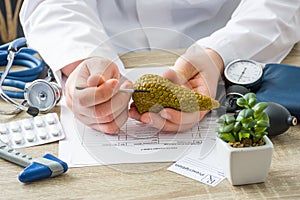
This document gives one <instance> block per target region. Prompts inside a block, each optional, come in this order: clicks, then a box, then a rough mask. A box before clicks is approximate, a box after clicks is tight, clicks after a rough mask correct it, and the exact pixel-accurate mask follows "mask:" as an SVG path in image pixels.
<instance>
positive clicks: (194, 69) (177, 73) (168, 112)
mask: <svg viewBox="0 0 300 200" xmlns="http://www.w3.org/2000/svg"><path fill="white" fill-rule="evenodd" d="M222 72H223V60H222V58H221V57H220V56H219V54H217V53H216V52H215V51H213V50H211V49H205V50H199V49H197V48H196V47H195V48H194V47H191V48H189V49H188V51H187V52H186V53H185V54H184V55H182V56H180V57H179V58H178V59H177V61H176V62H175V65H174V67H173V68H172V69H171V70H168V71H167V72H166V73H165V74H164V75H163V76H164V77H165V78H167V79H169V80H170V81H172V82H174V83H176V84H179V85H181V86H182V87H186V88H189V89H191V90H194V91H196V92H198V93H201V94H203V95H206V96H210V97H212V98H215V97H216V92H217V86H218V80H219V77H220V73H222ZM208 112H209V111H199V112H194V113H187V112H181V111H177V110H174V109H171V108H165V109H162V110H161V111H160V112H159V113H152V112H146V113H144V114H142V115H140V114H139V113H138V112H137V110H136V108H135V107H134V105H131V108H130V110H129V116H130V117H131V118H133V119H136V120H139V121H141V122H144V123H146V124H149V125H151V126H153V127H155V128H157V129H159V130H162V131H187V130H189V129H190V128H192V127H193V126H194V125H195V124H196V123H197V122H199V121H200V120H202V119H203V117H204V116H205V115H206V114H207V113H208Z"/></svg>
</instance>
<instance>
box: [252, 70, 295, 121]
mask: <svg viewBox="0 0 300 200" xmlns="http://www.w3.org/2000/svg"><path fill="white" fill-rule="evenodd" d="M256 96H257V99H258V101H265V102H275V103H279V104H281V105H282V106H284V107H285V108H286V109H288V110H289V111H290V113H291V114H292V115H293V116H295V117H297V118H298V119H300V66H293V65H286V64H267V65H266V66H265V68H264V72H263V77H262V83H261V87H260V88H259V90H258V91H257V92H256Z"/></svg>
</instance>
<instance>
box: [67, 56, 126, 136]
mask: <svg viewBox="0 0 300 200" xmlns="http://www.w3.org/2000/svg"><path fill="white" fill-rule="evenodd" d="M77 64H78V65H77ZM74 65H75V66H74ZM76 65H77V66H76ZM72 68H73V69H72ZM62 71H63V73H64V74H66V75H69V76H68V79H67V81H66V90H65V91H66V103H67V105H68V107H69V108H70V109H71V110H72V111H73V113H74V115H75V117H76V118H77V119H79V120H80V121H81V122H83V123H84V124H85V125H87V126H89V127H91V128H93V129H96V130H98V131H102V132H105V133H109V134H114V133H117V132H118V131H119V129H120V127H121V126H122V125H123V124H124V123H125V122H126V121H127V118H128V104H129V100H130V97H131V94H129V93H123V92H118V89H119V88H120V87H122V88H132V83H131V82H129V81H125V82H124V83H123V84H121V83H120V81H119V79H120V73H119V70H118V67H117V65H116V64H115V63H113V62H112V61H110V60H108V59H105V58H101V57H93V58H89V59H86V60H83V61H80V62H78V63H74V64H73V65H69V66H67V67H65V68H64V69H63V70H62Z"/></svg>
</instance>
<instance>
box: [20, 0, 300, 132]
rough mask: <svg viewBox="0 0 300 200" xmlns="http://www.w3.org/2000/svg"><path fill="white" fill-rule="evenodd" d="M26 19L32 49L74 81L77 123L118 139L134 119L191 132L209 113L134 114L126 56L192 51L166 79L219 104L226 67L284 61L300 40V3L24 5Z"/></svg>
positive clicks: (84, 1)
mask: <svg viewBox="0 0 300 200" xmlns="http://www.w3.org/2000/svg"><path fill="white" fill-rule="evenodd" d="M20 19H21V23H22V26H23V29H24V33H25V36H26V38H27V41H28V44H29V45H30V46H31V47H32V48H34V49H36V50H38V51H39V53H40V54H41V55H42V57H43V58H44V59H45V61H46V62H47V63H48V64H49V65H50V67H51V68H52V69H53V70H54V71H56V72H62V74H63V75H64V76H66V77H68V78H67V81H66V85H65V94H66V102H67V105H68V106H69V107H70V109H72V111H73V112H74V114H75V116H76V117H77V118H78V119H80V120H81V121H82V122H83V123H85V124H86V125H88V126H90V127H92V128H94V129H97V130H100V131H103V132H106V133H111V134H113V133H116V132H118V130H119V128H120V127H121V126H122V125H123V124H124V123H125V122H126V120H127V119H128V116H129V117H132V118H135V119H137V120H140V121H142V122H144V123H148V124H151V125H152V126H153V127H156V128H158V129H162V130H166V131H184V130H187V129H189V128H191V127H192V126H193V125H194V124H195V123H197V122H198V121H199V120H201V119H202V118H203V116H204V115H205V113H206V112H196V113H183V112H179V111H175V110H173V109H170V108H166V109H163V110H162V111H161V112H159V113H157V114H155V113H145V114H143V115H139V114H138V113H137V112H136V110H135V109H134V107H131V108H130V110H129V111H128V103H129V100H130V94H126V93H118V92H117V89H118V88H120V87H124V88H126V87H132V83H130V82H128V81H125V82H120V81H119V79H120V76H121V75H120V69H119V68H118V66H117V63H118V56H117V55H118V54H120V53H126V52H130V51H143V50H148V49H175V48H188V50H187V52H186V54H184V55H183V56H181V57H180V58H179V59H178V60H177V62H176V63H175V66H174V67H173V70H170V71H168V72H167V73H166V74H165V75H164V76H165V77H166V78H169V79H170V80H172V81H174V82H175V83H178V84H181V85H185V86H187V87H190V88H191V89H194V90H195V91H197V92H200V93H203V94H206V95H209V96H211V97H213V98H214V97H215V94H216V87H217V82H218V79H219V78H220V74H222V73H223V69H224V66H226V64H227V63H229V62H230V61H232V60H234V59H238V58H243V59H253V60H256V61H259V62H264V63H268V62H280V61H281V60H282V59H283V58H284V57H285V56H286V55H287V54H288V53H289V51H290V50H291V49H292V47H293V45H294V44H295V43H296V42H298V41H299V40H300V28H299V27H300V1H299V0H290V1H287V0H259V1H253V0H241V1H239V0H151V1H147V0H35V1H30V0H24V3H23V6H22V9H21V13H20ZM76 86H77V87H88V88H86V89H84V90H80V91H78V90H76V89H75V87H76Z"/></svg>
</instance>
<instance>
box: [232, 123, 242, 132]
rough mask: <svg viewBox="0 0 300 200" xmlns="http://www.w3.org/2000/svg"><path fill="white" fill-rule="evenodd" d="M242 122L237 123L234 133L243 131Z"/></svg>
mask: <svg viewBox="0 0 300 200" xmlns="http://www.w3.org/2000/svg"><path fill="white" fill-rule="evenodd" d="M241 127H242V125H241V122H235V123H234V126H233V132H239V131H240V130H241Z"/></svg>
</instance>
